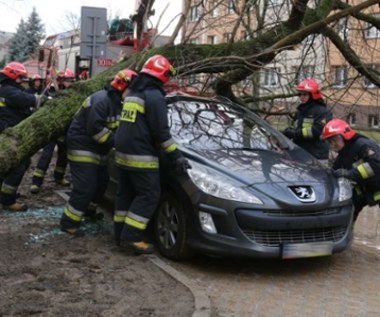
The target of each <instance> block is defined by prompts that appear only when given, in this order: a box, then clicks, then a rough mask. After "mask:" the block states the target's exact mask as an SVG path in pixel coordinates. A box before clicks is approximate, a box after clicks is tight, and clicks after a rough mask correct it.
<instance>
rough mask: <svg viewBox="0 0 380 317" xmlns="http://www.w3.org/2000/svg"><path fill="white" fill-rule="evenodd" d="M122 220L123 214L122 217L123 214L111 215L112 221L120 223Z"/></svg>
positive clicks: (123, 218)
mask: <svg viewBox="0 0 380 317" xmlns="http://www.w3.org/2000/svg"><path fill="white" fill-rule="evenodd" d="M124 220H125V216H124V217H123V216H116V215H114V216H113V221H114V222H120V223H123V222H124Z"/></svg>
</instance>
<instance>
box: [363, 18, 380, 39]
mask: <svg viewBox="0 0 380 317" xmlns="http://www.w3.org/2000/svg"><path fill="white" fill-rule="evenodd" d="M375 17H376V18H378V19H379V18H380V14H375ZM364 36H365V38H367V39H375V38H379V37H380V30H379V29H378V28H376V27H375V26H373V25H372V24H370V23H367V26H366V28H365V31H364Z"/></svg>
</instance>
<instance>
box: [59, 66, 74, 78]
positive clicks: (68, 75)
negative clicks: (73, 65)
mask: <svg viewBox="0 0 380 317" xmlns="http://www.w3.org/2000/svg"><path fill="white" fill-rule="evenodd" d="M58 77H61V78H64V79H66V78H67V79H75V73H74V72H73V71H72V70H71V69H70V68H65V69H62V70H60V71H59V72H58Z"/></svg>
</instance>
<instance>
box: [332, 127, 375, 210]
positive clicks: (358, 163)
mask: <svg viewBox="0 0 380 317" xmlns="http://www.w3.org/2000/svg"><path fill="white" fill-rule="evenodd" d="M340 168H344V169H347V170H349V171H350V174H351V175H352V177H350V178H351V179H352V180H354V181H355V182H356V184H357V186H356V188H355V190H356V191H357V190H360V192H357V194H360V195H364V196H365V198H366V200H367V202H368V203H369V205H375V204H378V203H380V147H379V146H378V145H377V143H375V142H374V141H372V140H370V139H368V138H366V137H365V136H362V135H360V134H356V135H354V137H353V138H352V139H351V140H349V141H346V145H345V147H344V148H343V149H342V150H341V151H340V152H339V153H338V156H337V158H336V160H335V162H334V165H333V169H340Z"/></svg>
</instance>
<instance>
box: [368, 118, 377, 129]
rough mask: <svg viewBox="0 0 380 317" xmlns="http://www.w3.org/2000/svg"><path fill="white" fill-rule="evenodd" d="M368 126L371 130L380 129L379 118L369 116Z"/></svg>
mask: <svg viewBox="0 0 380 317" xmlns="http://www.w3.org/2000/svg"><path fill="white" fill-rule="evenodd" d="M368 125H369V127H370V128H375V129H378V128H379V116H377V115H369V116H368Z"/></svg>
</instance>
